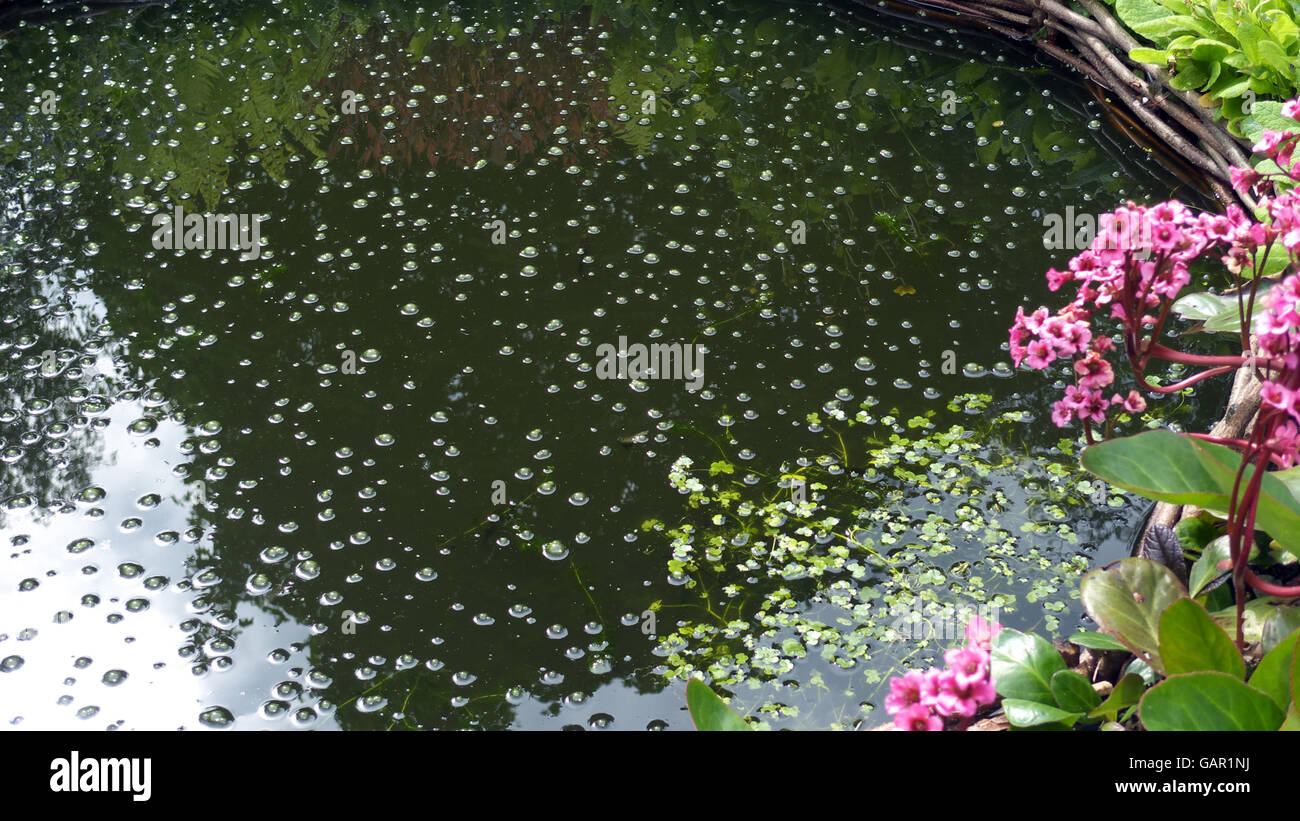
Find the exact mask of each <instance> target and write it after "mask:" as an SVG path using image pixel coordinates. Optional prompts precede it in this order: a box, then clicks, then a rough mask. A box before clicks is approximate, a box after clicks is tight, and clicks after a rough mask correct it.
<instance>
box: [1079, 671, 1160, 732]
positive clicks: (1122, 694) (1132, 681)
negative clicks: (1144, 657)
mask: <svg viewBox="0 0 1300 821" xmlns="http://www.w3.org/2000/svg"><path fill="white" fill-rule="evenodd" d="M1146 688H1147V683H1146V682H1145V681H1143V680H1142V677H1141V676H1139V675H1138V674H1137V673H1129V674H1127V675H1126V676H1124V677H1123V678H1121V679H1120V680H1119V682H1118V683H1117V684H1116V685H1115V689H1113V690H1111V691H1110V695H1108V696H1106V700H1105V701H1103V702H1102V703H1101V704H1099V705H1098V706H1097V707H1096V708H1094V709H1093V711H1092V712H1091V713H1089V714H1088V716H1089V717H1090V718H1101V717H1102V716H1107V717H1109V718H1110V720H1111V721H1114V720H1115V717H1116V716H1117V715H1119V711H1120V710H1123V709H1124V708H1125V707H1132V706H1133V705H1134V704H1137V703H1138V701H1140V700H1141V699H1142V693H1143V692H1145V690H1146Z"/></svg>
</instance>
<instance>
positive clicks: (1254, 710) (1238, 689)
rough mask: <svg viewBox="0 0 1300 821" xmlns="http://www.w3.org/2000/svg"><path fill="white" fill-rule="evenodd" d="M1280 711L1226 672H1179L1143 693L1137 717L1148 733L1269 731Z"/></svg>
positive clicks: (1278, 720) (1277, 724)
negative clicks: (1168, 731) (1166, 731)
mask: <svg viewBox="0 0 1300 821" xmlns="http://www.w3.org/2000/svg"><path fill="white" fill-rule="evenodd" d="M1284 715H1285V714H1284V713H1283V712H1282V709H1281V708H1280V707H1278V706H1277V704H1276V703H1275V702H1274V701H1273V699H1272V698H1271V697H1269V696H1268V694H1266V693H1263V692H1261V691H1259V690H1256V689H1255V688H1254V687H1251V686H1250V685H1248V684H1246V683H1245V682H1243V681H1239V680H1237V679H1236V678H1233V677H1232V676H1230V675H1228V674H1227V673H1219V672H1210V673H1182V674H1179V675H1176V676H1170V677H1169V678H1167V679H1165V680H1164V681H1162V682H1160V683H1159V684H1157V685H1156V686H1155V687H1152V688H1151V689H1150V690H1148V691H1147V693H1146V695H1144V696H1143V697H1142V702H1141V705H1140V706H1139V707H1138V716H1139V717H1140V718H1141V719H1142V724H1143V725H1144V726H1145V727H1146V728H1147V729H1148V730H1157V731H1161V730H1210V731H1215V730H1238V731H1271V730H1276V729H1277V728H1278V727H1280V726H1281V725H1282V719H1283V718H1284Z"/></svg>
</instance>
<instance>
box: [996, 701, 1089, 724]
mask: <svg viewBox="0 0 1300 821" xmlns="http://www.w3.org/2000/svg"><path fill="white" fill-rule="evenodd" d="M1002 709H1003V711H1004V712H1005V713H1006V714H1007V721H1008V722H1010V723H1011V726H1013V727H1037V726H1040V725H1043V724H1055V723H1057V722H1066V723H1068V724H1073V723H1074V722H1076V721H1078V720H1079V719H1080V718H1082V714H1081V713H1072V712H1069V711H1067V710H1062V709H1060V708H1058V707H1053V706H1051V705H1050V704H1043V703H1041V702H1038V701H1024V700H1021V699H1018V698H1008V699H1003V700H1002Z"/></svg>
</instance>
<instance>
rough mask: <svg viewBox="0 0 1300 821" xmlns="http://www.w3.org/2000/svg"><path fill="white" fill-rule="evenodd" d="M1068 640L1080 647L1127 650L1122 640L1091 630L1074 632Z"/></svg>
mask: <svg viewBox="0 0 1300 821" xmlns="http://www.w3.org/2000/svg"><path fill="white" fill-rule="evenodd" d="M1070 641H1071V642H1072V643H1073V644H1077V645H1079V646H1080V647H1088V648H1091V649H1093V650H1127V649H1128V648H1127V647H1125V646H1124V642H1122V641H1120V640H1119V639H1117V638H1115V637H1114V636H1108V635H1106V634H1105V633H1097V632H1095V631H1092V630H1080V631H1079V632H1077V633H1075V634H1074V635H1073V636H1070Z"/></svg>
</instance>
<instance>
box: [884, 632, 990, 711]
mask: <svg viewBox="0 0 1300 821" xmlns="http://www.w3.org/2000/svg"><path fill="white" fill-rule="evenodd" d="M1001 629H1002V625H1000V624H998V623H997V622H991V623H990V622H986V621H984V620H983V619H981V618H980V617H979V616H976V617H975V618H974V619H972V620H971V622H970V624H968V625H967V626H966V645H965V646H964V647H956V648H953V649H952V650H949V651H948V652H946V653H944V654H943V660H944V661H945V662H946V663H947V665H948V669H946V670H937V669H934V668H931V669H929V670H927V671H925V672H924V673H922V672H920V671H919V670H912V671H910V672H908V673H906V674H905V675H902V676H895V677H894V678H893V679H890V682H889V695H888V696H887V697H886V698H885V710H886V711H887V712H889V714H890V715H892V716H894V727H895V728H897V729H899V730H942V729H943V724H944V719H945V718H948V717H950V716H958V717H960V718H961V719H962V720H963V721H968V720H970V719H971V718H973V717H974V716H975V713H976V711H977V710H979V708H980V707H983V706H985V705H987V704H992V703H993V702H994V700H996V699H997V691H995V690H994V689H993V682H992V679H991V678H990V675H989V674H990V667H989V647H990V646H991V645H992V643H993V637H994V636H996V635H997V634H998V631H1000V630H1001Z"/></svg>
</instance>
